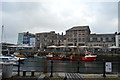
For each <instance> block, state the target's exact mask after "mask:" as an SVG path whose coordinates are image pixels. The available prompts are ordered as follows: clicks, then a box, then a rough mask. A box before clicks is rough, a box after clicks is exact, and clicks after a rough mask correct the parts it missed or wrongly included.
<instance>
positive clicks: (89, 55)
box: [82, 51, 97, 61]
mask: <svg viewBox="0 0 120 80" xmlns="http://www.w3.org/2000/svg"><path fill="white" fill-rule="evenodd" d="M84 53H85V56H84V57H82V61H91V60H96V58H97V55H92V52H88V51H86V52H84Z"/></svg>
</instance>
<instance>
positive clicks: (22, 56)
mask: <svg viewBox="0 0 120 80" xmlns="http://www.w3.org/2000/svg"><path fill="white" fill-rule="evenodd" d="M14 56H16V57H21V58H25V57H26V56H25V55H23V54H20V53H18V52H15V53H14Z"/></svg>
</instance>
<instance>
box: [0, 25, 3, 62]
mask: <svg viewBox="0 0 120 80" xmlns="http://www.w3.org/2000/svg"><path fill="white" fill-rule="evenodd" d="M3 27H4V26H3V25H2V31H1V32H2V33H1V41H0V56H2V38H3ZM0 62H2V58H0Z"/></svg>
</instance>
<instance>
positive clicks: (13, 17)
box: [0, 0, 118, 43]
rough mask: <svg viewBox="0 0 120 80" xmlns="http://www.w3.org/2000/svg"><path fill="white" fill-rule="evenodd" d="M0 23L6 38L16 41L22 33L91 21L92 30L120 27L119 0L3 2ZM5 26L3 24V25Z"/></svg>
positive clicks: (57, 28)
mask: <svg viewBox="0 0 120 80" xmlns="http://www.w3.org/2000/svg"><path fill="white" fill-rule="evenodd" d="M0 5H1V7H0V14H2V16H0V20H1V22H0V25H1V26H2V25H4V40H5V41H6V42H12V43H16V42H17V38H18V33H21V32H27V31H29V32H31V33H41V32H49V31H55V32H56V33H60V34H61V33H62V32H64V34H65V31H66V30H67V29H69V28H71V27H73V26H79V25H80V26H86V25H89V26H90V29H91V32H92V33H103V34H104V33H114V32H116V31H117V30H118V2H102V1H101V2H81V0H51V1H44V0H40V1H39V2H7V1H6V2H0ZM0 30H1V28H0Z"/></svg>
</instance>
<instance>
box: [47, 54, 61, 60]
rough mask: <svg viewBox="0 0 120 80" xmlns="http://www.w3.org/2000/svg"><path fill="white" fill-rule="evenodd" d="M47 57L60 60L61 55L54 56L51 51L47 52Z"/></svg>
mask: <svg viewBox="0 0 120 80" xmlns="http://www.w3.org/2000/svg"><path fill="white" fill-rule="evenodd" d="M46 57H47V59H50V60H62V59H63V57H62V56H54V55H53V54H52V53H49V54H48V55H46Z"/></svg>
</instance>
